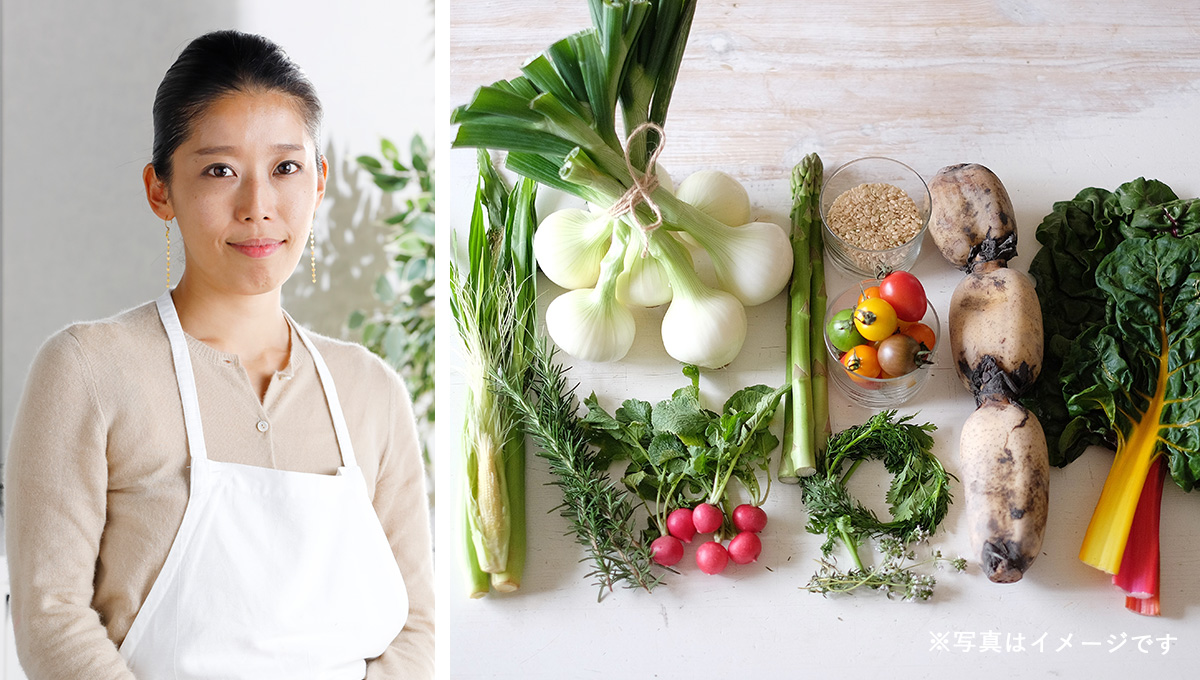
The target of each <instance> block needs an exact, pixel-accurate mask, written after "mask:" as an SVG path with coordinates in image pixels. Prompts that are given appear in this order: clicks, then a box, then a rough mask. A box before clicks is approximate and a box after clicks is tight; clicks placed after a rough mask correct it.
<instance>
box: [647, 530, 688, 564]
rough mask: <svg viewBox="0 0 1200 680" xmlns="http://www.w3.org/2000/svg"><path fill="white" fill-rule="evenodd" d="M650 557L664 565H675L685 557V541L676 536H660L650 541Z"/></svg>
mask: <svg viewBox="0 0 1200 680" xmlns="http://www.w3.org/2000/svg"><path fill="white" fill-rule="evenodd" d="M650 557H651V559H653V560H654V561H655V562H658V563H659V564H661V565H663V566H664V567H670V566H672V565H675V564H677V563H678V562H679V560H682V559H683V543H680V542H679V539H678V538H675V537H674V536H659V537H658V538H656V539H654V540H653V541H651V542H650Z"/></svg>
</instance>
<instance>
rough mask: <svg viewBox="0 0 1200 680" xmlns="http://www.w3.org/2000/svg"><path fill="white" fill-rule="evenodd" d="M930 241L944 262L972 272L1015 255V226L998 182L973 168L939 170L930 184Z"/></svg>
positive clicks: (981, 169)
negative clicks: (975, 268) (974, 268)
mask: <svg viewBox="0 0 1200 680" xmlns="http://www.w3.org/2000/svg"><path fill="white" fill-rule="evenodd" d="M929 196H930V198H931V200H932V204H931V211H930V215H929V235H930V236H932V237H933V242H934V243H936V244H937V247H938V249H939V250H941V251H942V256H943V257H945V258H946V259H947V260H949V261H950V263H951V264H953V265H954V266H955V267H958V268H959V269H962V270H963V271H970V270H971V268H972V267H973V266H974V265H975V264H976V263H978V262H982V261H988V260H1002V261H1005V262H1007V261H1008V260H1011V259H1012V258H1013V257H1016V254H1017V223H1016V220H1015V219H1013V208H1012V201H1010V200H1009V198H1008V191H1006V190H1005V189H1004V185H1003V184H1002V183H1001V182H1000V179H999V178H998V177H996V175H994V174H993V173H992V171H991V170H988V169H987V168H985V167H983V166H982V165H978V164H975V163H960V164H959V165H950V166H947V167H944V168H942V169H941V170H938V172H937V174H936V175H934V177H933V180H931V181H930V182H929Z"/></svg>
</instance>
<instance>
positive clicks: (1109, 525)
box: [1079, 330, 1170, 574]
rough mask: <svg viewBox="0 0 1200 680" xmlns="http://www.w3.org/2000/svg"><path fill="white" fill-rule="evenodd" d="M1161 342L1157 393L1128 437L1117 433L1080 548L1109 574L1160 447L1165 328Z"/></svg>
mask: <svg viewBox="0 0 1200 680" xmlns="http://www.w3.org/2000/svg"><path fill="white" fill-rule="evenodd" d="M1161 345H1162V352H1161V354H1160V356H1159V368H1158V384H1157V386H1156V387H1155V390H1154V396H1153V397H1152V398H1151V399H1150V403H1149V404H1147V405H1146V410H1145V412H1144V413H1143V414H1142V417H1141V418H1140V419H1139V420H1138V422H1137V424H1136V425H1135V426H1134V427H1133V429H1132V430H1131V431H1130V432H1129V436H1128V437H1127V438H1125V437H1122V436H1121V433H1120V431H1118V432H1117V436H1118V445H1117V455H1116V457H1115V458H1113V464H1112V467H1111V468H1110V469H1109V471H1108V477H1107V479H1105V480H1104V489H1103V491H1101V492H1100V500H1099V501H1098V502H1097V503H1096V511H1095V512H1094V513H1092V520H1091V522H1090V523H1089V524H1088V529H1087V533H1086V534H1085V535H1084V537H1083V547H1081V548H1080V550H1079V559H1080V560H1082V561H1083V562H1084V563H1085V564H1088V565H1091V566H1093V567H1095V568H1097V569H1101V570H1103V571H1105V572H1107V573H1109V574H1115V573H1117V571H1118V570H1119V569H1120V568H1121V558H1122V556H1123V555H1124V554H1125V543H1126V541H1127V540H1128V539H1129V528H1130V527H1131V526H1132V525H1133V514H1134V511H1135V510H1137V504H1138V498H1139V497H1140V496H1141V493H1142V488H1143V487H1144V486H1145V483H1146V475H1147V474H1149V472H1150V464H1151V463H1152V462H1153V461H1154V456H1155V453H1156V451H1157V450H1158V431H1159V430H1160V429H1161V428H1162V422H1161V420H1162V411H1163V403H1164V401H1165V399H1166V390H1167V380H1168V378H1169V375H1170V371H1169V370H1168V369H1169V366H1168V356H1169V352H1170V343H1169V341H1168V339H1167V336H1166V332H1165V330H1163V331H1162V343H1161Z"/></svg>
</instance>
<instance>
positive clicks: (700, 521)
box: [692, 503, 725, 534]
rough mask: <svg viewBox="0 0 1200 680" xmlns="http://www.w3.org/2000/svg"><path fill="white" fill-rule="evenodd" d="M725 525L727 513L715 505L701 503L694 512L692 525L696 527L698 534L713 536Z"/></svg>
mask: <svg viewBox="0 0 1200 680" xmlns="http://www.w3.org/2000/svg"><path fill="white" fill-rule="evenodd" d="M724 523H725V513H723V512H721V508H718V507H717V506H715V505H711V504H709V503H701V504H700V505H697V506H696V508H695V509H694V510H692V524H694V525H695V527H696V533H700V534H711V533H712V532H714V531H716V530H717V529H720V528H721V525H722V524H724Z"/></svg>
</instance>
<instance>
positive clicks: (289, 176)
mask: <svg viewBox="0 0 1200 680" xmlns="http://www.w3.org/2000/svg"><path fill="white" fill-rule="evenodd" d="M316 157H317V154H316V149H315V148H314V142H313V140H312V138H311V136H310V135H309V133H308V129H307V127H306V126H305V123H304V118H303V116H302V115H301V113H300V111H299V109H298V107H297V106H296V103H295V101H294V100H293V99H292V98H291V96H290V95H288V94H285V93H281V92H272V91H259V92H235V93H230V94H228V95H225V96H223V97H221V98H219V99H217V100H215V101H214V102H212V103H211V104H210V105H209V106H208V108H207V109H206V110H205V111H204V113H202V114H201V115H200V116H199V118H197V120H196V121H195V122H194V123H193V127H192V130H191V133H190V135H189V136H188V137H187V139H186V140H185V141H184V142H183V143H182V144H181V145H180V146H179V148H178V149H176V150H175V153H174V154H173V155H172V157H171V160H172V167H171V181H170V184H169V185H163V183H162V182H160V181H158V179H157V177H155V176H154V173H153V169H152V167H150V166H147V171H146V173H147V179H146V187H147V194H148V196H149V198H150V203H151V205H152V206H153V207H154V208H155V212H156V213H158V214H159V217H162V218H163V219H169V218H170V217H172V216H173V217H174V218H175V219H177V220H178V222H179V231H180V233H181V234H182V235H183V244H184V250H185V254H186V258H187V264H186V267H185V270H184V275H183V278H184V280H183V281H181V284H183V283H184V282H185V281H186V283H187V284H188V285H189V286H192V285H198V286H202V287H204V288H207V289H209V290H211V291H212V292H222V293H229V294H240V295H257V294H262V293H268V292H272V291H277V290H278V289H279V288H280V287H281V286H282V285H283V283H284V281H286V280H287V278H288V276H290V275H291V273H292V272H293V271H294V270H295V269H296V264H297V262H298V261H299V260H300V257H301V256H302V255H303V254H304V248H305V246H306V245H307V243H308V235H309V229H310V228H311V227H312V223H313V217H314V215H315V213H316V209H317V206H318V205H320V203H321V199H322V198H323V197H324V195H325V176H326V173H327V166H326V165H325V163H324V162H323V160H322V162H321V163H320V164H318V163H316V162H315V159H316ZM156 192H158V194H159V195H157V196H156ZM156 198H157V199H158V200H157V201H156Z"/></svg>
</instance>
